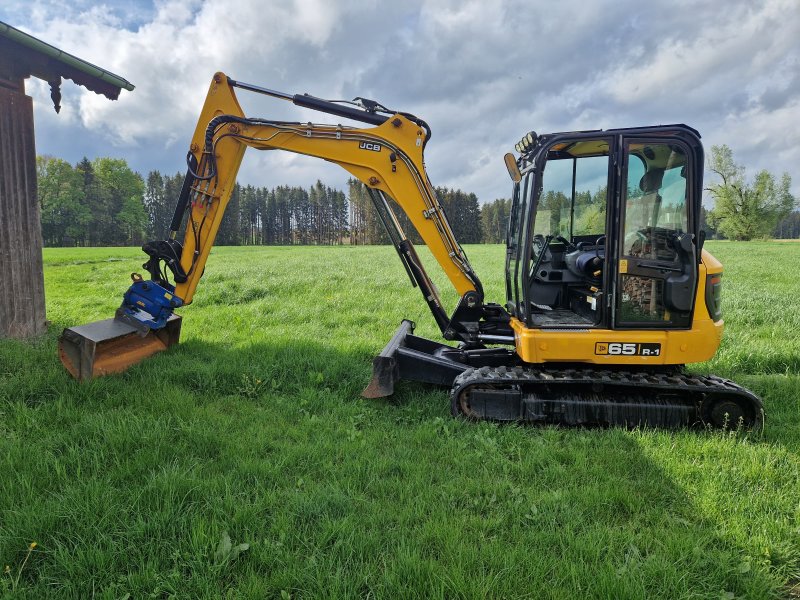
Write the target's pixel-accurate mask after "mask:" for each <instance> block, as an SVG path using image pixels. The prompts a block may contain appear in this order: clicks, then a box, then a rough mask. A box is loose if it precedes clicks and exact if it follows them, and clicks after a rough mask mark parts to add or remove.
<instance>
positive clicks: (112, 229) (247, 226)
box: [36, 156, 511, 246]
mask: <svg viewBox="0 0 800 600" xmlns="http://www.w3.org/2000/svg"><path fill="white" fill-rule="evenodd" d="M36 165H37V176H38V186H39V187H38V193H39V203H40V208H41V214H42V237H43V239H44V243H45V245H46V246H129V245H139V244H141V243H143V242H144V241H146V240H149V239H161V238H164V237H165V236H166V235H167V233H168V231H169V226H170V223H171V221H172V215H173V211H174V207H175V203H176V202H177V200H178V196H179V195H180V191H181V187H182V185H183V179H184V175H183V174H181V173H176V174H175V175H165V174H162V173H160V172H159V171H151V172H150V173H149V174H148V175H147V178H146V179H145V178H143V177H142V176H141V175H140V174H139V173H136V172H135V171H133V170H132V169H131V168H130V167H129V166H128V165H127V163H126V162H125V161H124V160H122V159H115V158H105V157H104V158H97V159H95V160H93V161H90V160H89V159H87V158H84V159H83V160H81V161H80V162H79V163H78V164H76V165H74V166H73V165H71V164H70V163H68V162H67V161H64V160H62V159H59V158H53V157H49V156H39V157H37V159H36ZM436 193H437V195H438V198H439V202H440V204H441V205H442V207H443V208H444V211H445V213H446V214H447V217H448V220H449V221H450V224H451V226H452V228H453V232H454V233H455V235H456V238H457V239H458V240H459V241H460V242H462V243H465V244H477V243H501V242H503V241H505V227H506V222H507V220H508V211H509V208H510V204H511V203H510V200H507V199H498V200H495V201H494V202H489V203H487V204H484V205H483V206H481V205H480V203H479V201H478V197H477V196H476V195H475V194H473V193H468V192H464V191H462V190H458V189H449V188H443V187H441V188H436ZM394 208H395V214H396V215H397V217H398V221H399V223H400V225H401V227H402V228H403V230H404V231H405V233H406V234H407V235H408V236H409V237H410V239H412V241H414V242H415V243H420V242H421V239H420V238H419V235H418V234H417V233H416V230H415V229H414V227H413V225H412V224H411V222H410V220H409V219H408V217H407V216H406V215H405V213H404V212H403V211H402V210H400V209H399V207H397V206H395V207H394ZM216 243H217V244H219V245H228V246H245V245H338V244H352V245H362V244H386V243H389V240H388V237H387V235H386V232H385V229H384V227H383V224H382V223H381V221H380V219H379V217H378V214H377V211H376V210H375V209H374V207H373V206H372V200H371V199H370V197H369V195H368V193H367V188H366V186H364V184H362V183H361V182H360V181H358V180H355V179H351V180H349V181H348V183H347V190H346V192H345V191H342V190H338V189H335V188H332V187H329V186H326V185H324V184H323V183H322V182H321V181H317V182H316V183H315V184H313V185H311V186H310V187H308V188H304V187H300V186H278V187H275V188H266V187H256V186H252V185H240V184H238V183H237V184H236V186H235V187H234V190H233V193H232V194H231V198H230V201H229V203H228V207H227V209H226V211H225V216H224V217H223V219H222V222H221V224H220V228H219V231H218V233H217V240H216Z"/></svg>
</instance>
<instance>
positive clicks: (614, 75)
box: [0, 0, 800, 200]
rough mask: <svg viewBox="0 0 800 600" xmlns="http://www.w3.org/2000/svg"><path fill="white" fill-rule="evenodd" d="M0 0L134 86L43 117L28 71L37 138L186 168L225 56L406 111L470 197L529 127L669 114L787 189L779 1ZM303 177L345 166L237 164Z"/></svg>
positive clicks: (789, 67)
mask: <svg viewBox="0 0 800 600" xmlns="http://www.w3.org/2000/svg"><path fill="white" fill-rule="evenodd" d="M0 12H2V13H4V14H3V16H2V17H0V18H4V19H6V20H7V21H8V22H10V23H11V24H12V25H15V26H17V27H21V28H23V29H25V30H26V31H28V32H30V33H31V34H33V35H35V36H37V37H39V38H41V39H44V40H46V41H48V42H49V43H51V44H53V45H55V46H57V47H59V48H63V49H65V50H67V51H69V52H72V53H73V54H76V55H77V56H80V57H81V58H84V59H86V60H89V61H90V62H94V63H96V64H98V65H101V66H103V67H104V68H107V69H109V70H111V71H113V72H116V73H118V74H120V75H121V76H123V77H125V78H127V79H129V80H130V81H132V82H133V83H134V84H135V85H136V86H137V87H136V90H135V91H134V92H132V93H127V92H123V93H122V94H121V96H120V100H119V101H117V102H109V101H108V100H106V99H105V98H103V97H100V96H97V95H95V94H92V93H89V92H86V91H85V90H82V89H78V88H74V86H72V87H73V88H74V90H69V91H68V90H67V88H68V86H70V85H71V84H65V86H64V91H65V97H64V102H63V103H62V104H63V105H64V110H63V111H62V115H60V116H58V117H55V115H53V114H52V108H51V107H50V105H49V98H48V95H49V93H48V91H47V89H46V86H41V85H36V84H33V85H29V91H30V93H32V95H33V96H34V98H35V106H36V111H37V114H36V118H37V132H38V136H39V137H38V140H37V142H38V145H39V151H40V152H42V151H45V152H49V153H51V154H56V155H59V156H63V157H64V158H66V159H68V160H71V161H76V160H79V159H80V158H81V156H82V155H83V154H89V155H90V156H91V155H92V154H94V155H114V156H122V157H124V158H126V159H127V160H128V161H129V163H130V164H131V165H133V166H134V167H135V168H137V169H138V170H140V171H143V172H147V171H149V170H154V169H158V170H161V171H162V172H174V171H176V170H182V169H183V164H182V160H183V156H184V154H185V145H186V144H187V143H188V140H189V137H190V136H191V132H192V131H193V129H194V125H195V120H196V118H197V114H198V112H199V109H200V106H201V105H202V102H203V100H204V98H205V93H206V89H207V86H208V82H209V80H210V78H211V75H212V74H213V73H214V72H215V71H217V70H223V71H225V72H227V73H229V74H230V75H231V76H233V77H235V78H237V79H241V80H243V81H250V82H253V83H256V84H260V85H263V86H265V87H270V88H273V89H279V90H283V91H287V92H291V93H296V92H309V93H312V94H315V95H319V96H324V97H331V98H348V99H349V98H352V97H353V96H365V97H372V98H375V99H378V100H380V101H381V102H383V103H384V104H386V105H387V106H390V107H392V108H397V109H399V110H404V111H408V112H412V113H414V114H417V115H418V116H420V117H422V118H424V119H425V120H426V121H428V123H429V124H430V125H431V127H432V129H433V133H434V136H433V140H432V141H431V143H430V144H429V146H428V156H427V166H428V169H429V171H430V176H431V179H432V180H433V182H434V183H435V184H436V185H447V186H451V187H461V188H462V189H466V190H468V191H474V192H476V193H477V194H478V196H479V197H480V198H481V200H491V199H493V198H496V197H501V196H507V195H508V193H509V191H510V183H509V182H508V178H507V174H506V173H505V168H504V166H503V163H502V155H503V153H504V152H506V151H509V150H511V149H512V148H513V145H514V143H515V142H516V141H517V140H518V139H519V138H520V137H521V136H522V135H523V134H524V133H526V132H527V131H529V130H531V129H533V130H536V131H538V132H540V133H544V132H548V131H569V130H579V129H595V128H601V127H602V128H607V127H627V126H637V125H648V124H657V123H668V122H685V123H687V124H689V125H691V126H693V127H695V128H697V129H698V130H700V131H701V133H702V134H703V137H704V141H705V143H706V146H707V147H710V145H711V144H720V143H726V144H728V145H729V146H730V147H731V148H732V149H733V150H734V153H735V157H736V159H737V160H738V161H739V162H742V163H744V164H746V165H747V166H748V168H750V169H751V172H752V171H754V170H757V169H760V168H769V169H770V170H773V171H776V172H782V171H788V172H790V174H792V175H793V176H794V191H795V193H796V195H798V196H800V173H797V172H796V167H795V165H797V164H798V159H800V156H798V152H799V151H798V148H799V147H800V129H798V128H797V127H796V126H795V123H796V122H797V121H798V120H800V111H799V110H798V109H799V108H800V106H799V105H798V100H797V98H798V97H799V95H798V92H800V75H799V72H800V44H799V43H798V41H797V40H798V39H800V11H798V10H797V6H796V1H795V0H767V1H766V2H763V3H752V2H745V1H726V2H722V1H717V2H711V3H697V2H689V1H688V0H675V1H672V2H661V3H655V4H654V3H651V4H647V5H642V4H641V3H635V2H633V1H632V0H628V1H624V2H617V3H586V2H579V1H577V0H562V1H561V2H558V3H545V2H536V3H531V2H526V1H523V0H508V1H500V0H495V1H486V0H481V1H472V0H445V1H441V2H436V3H432V2H422V1H420V0H416V1H410V2H405V3H393V2H388V1H386V0H380V1H379V0H374V1H372V2H357V1H355V0H351V1H337V2H329V1H325V0H307V1H303V0H295V1H292V2H289V1H287V2H266V3H265V2H262V1H257V0H239V1H238V2H236V3H231V2H225V1H224V0H205V1H203V2H200V1H199V0H190V1H186V0H182V1H175V0H160V1H158V2H155V3H154V4H153V3H150V2H143V1H141V0H140V1H137V2H125V3H123V2H121V1H118V0H114V1H107V2H105V3H103V4H100V5H97V4H95V3H93V2H89V1H88V0H80V1H78V2H73V3H72V4H71V5H70V6H69V7H65V5H63V4H62V3H56V2H54V1H51V0H34V1H33V2H11V3H7V6H4V7H3V8H2V9H0ZM240 97H241V100H242V104H243V106H244V107H245V110H246V112H247V113H248V114H252V115H254V116H267V115H268V116H270V117H273V118H278V119H284V118H285V119H292V120H308V119H311V118H314V120H320V117H319V116H316V117H312V116H311V114H310V113H309V112H308V111H300V110H298V109H297V108H295V107H292V106H291V105H289V104H288V103H282V102H279V101H274V100H267V99H263V98H258V97H255V98H254V97H244V95H241V96H240ZM48 111H49V112H48ZM45 113H46V114H45ZM45 128H46V130H47V133H46V134H45V133H44V131H45ZM76 140H77V142H76ZM76 152H77V153H80V156H78V155H77V154H76ZM317 178H322V179H323V180H325V181H326V182H329V183H331V184H334V185H339V186H343V183H344V181H345V180H346V178H347V175H346V174H344V172H343V171H340V170H337V169H336V168H334V167H332V166H330V165H328V164H326V163H321V162H320V161H314V160H313V159H308V158H305V157H295V156H290V155H287V154H279V153H257V154H256V153H254V157H248V158H247V159H246V160H245V163H244V165H243V168H242V171H241V173H240V180H242V181H243V182H245V183H253V184H258V185H270V186H272V185H279V184H284V183H290V184H301V185H308V184H310V183H311V182H313V181H315V180H316V179H317Z"/></svg>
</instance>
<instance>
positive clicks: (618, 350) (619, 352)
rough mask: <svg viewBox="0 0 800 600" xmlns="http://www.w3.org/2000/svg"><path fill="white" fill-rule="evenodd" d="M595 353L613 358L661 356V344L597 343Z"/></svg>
mask: <svg viewBox="0 0 800 600" xmlns="http://www.w3.org/2000/svg"><path fill="white" fill-rule="evenodd" d="M594 353H595V354H601V355H612V356H659V355H660V354H661V344H636V343H633V342H597V343H596V344H595V345H594Z"/></svg>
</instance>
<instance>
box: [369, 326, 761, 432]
mask: <svg viewBox="0 0 800 600" xmlns="http://www.w3.org/2000/svg"><path fill="white" fill-rule="evenodd" d="M413 328H414V325H413V323H411V322H410V321H403V323H402V324H401V325H400V327H399V328H398V330H397V332H396V333H395V335H394V336H393V337H392V340H391V341H390V342H389V344H388V345H387V346H386V348H384V350H383V352H381V354H380V355H379V356H377V357H376V358H375V360H374V363H373V378H372V381H371V382H370V384H369V385H368V386H367V388H366V390H364V394H363V395H364V396H366V397H369V398H377V397H383V396H388V395H390V394H392V393H393V391H394V385H395V383H397V381H399V380H401V379H407V380H412V381H421V382H425V383H434V384H438V385H442V386H449V387H450V388H451V392H450V402H451V410H452V413H453V415H454V416H464V417H466V418H469V419H475V420H490V421H501V422H502V421H506V422H528V423H542V424H554V425H568V426H596V427H609V426H618V427H654V428H661V429H681V428H687V427H706V426H710V427H714V428H721V429H726V428H727V429H737V428H743V429H752V430H758V429H761V427H763V423H764V409H763V404H762V402H761V400H760V399H759V398H758V397H757V396H756V395H755V394H753V393H752V392H750V391H748V390H747V389H745V388H743V387H742V386H740V385H737V384H736V383H734V382H732V381H729V380H727V379H723V378H721V377H716V376H714V375H695V374H691V373H687V372H685V371H684V370H683V367H682V366H671V367H654V368H644V367H642V368H636V369H630V368H621V367H619V368H610V367H591V366H588V365H563V364H558V365H531V364H525V363H522V362H521V361H520V359H519V357H518V356H517V355H516V354H515V353H514V352H513V351H511V350H506V349H500V348H481V349H474V350H469V349H464V348H454V347H452V346H447V345H445V344H440V343H438V342H434V341H432V340H428V339H425V338H421V337H418V336H415V335H413V333H412V332H413Z"/></svg>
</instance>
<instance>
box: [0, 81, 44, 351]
mask: <svg viewBox="0 0 800 600" xmlns="http://www.w3.org/2000/svg"><path fill="white" fill-rule="evenodd" d="M20 83H21V81H20ZM21 87H22V86H21V85H20V86H19V88H17V89H13V88H12V87H11V86H7V85H0V337H15V338H26V337H31V336H35V335H40V334H42V333H44V331H45V329H46V320H45V308H44V276H43V272H42V230H41V224H40V215H39V203H38V200H37V198H36V149H35V146H34V136H33V102H32V100H31V98H29V97H28V96H26V95H25V93H24V91H22V90H21V89H20V88H21Z"/></svg>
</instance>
